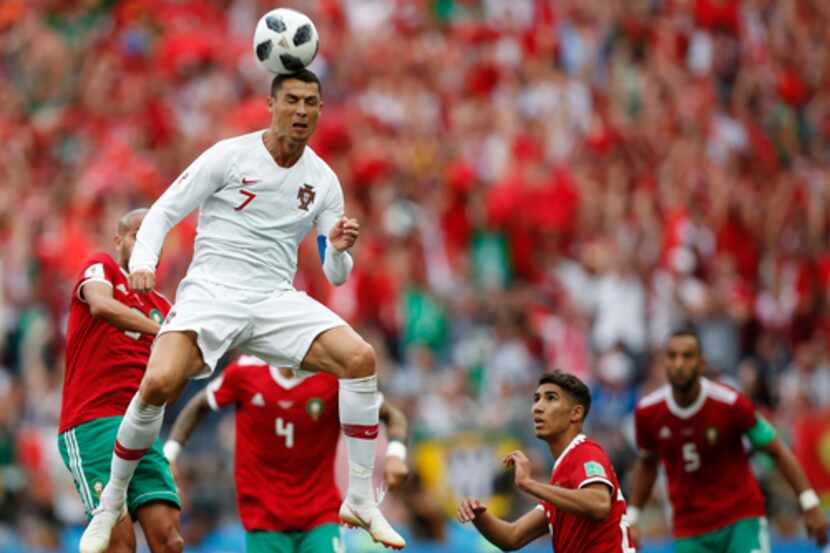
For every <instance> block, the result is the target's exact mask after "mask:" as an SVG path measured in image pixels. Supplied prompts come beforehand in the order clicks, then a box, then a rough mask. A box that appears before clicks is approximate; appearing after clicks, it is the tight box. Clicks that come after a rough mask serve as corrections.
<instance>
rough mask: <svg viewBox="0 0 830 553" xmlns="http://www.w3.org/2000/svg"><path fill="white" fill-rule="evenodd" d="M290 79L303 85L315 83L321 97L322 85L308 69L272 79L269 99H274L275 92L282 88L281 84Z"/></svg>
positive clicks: (318, 78)
mask: <svg viewBox="0 0 830 553" xmlns="http://www.w3.org/2000/svg"><path fill="white" fill-rule="evenodd" d="M291 79H296V80H298V81H302V82H304V83H317V90H319V91H320V95H321V96H322V95H323V85H321V84H320V77H318V76H317V75H316V74H315V73H314V71H311V70H309V69H301V70H299V71H297V72H296V73H285V74H280V75H277V76H276V77H274V80H272V81H271V97H272V98H276V97H277V91H278V90H279V89H280V87H281V86H282V83H284V82H285V81H290V80H291Z"/></svg>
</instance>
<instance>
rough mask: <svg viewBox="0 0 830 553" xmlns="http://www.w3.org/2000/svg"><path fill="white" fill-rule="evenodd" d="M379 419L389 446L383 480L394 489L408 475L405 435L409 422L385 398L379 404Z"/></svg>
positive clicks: (384, 464)
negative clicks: (384, 427)
mask: <svg viewBox="0 0 830 553" xmlns="http://www.w3.org/2000/svg"><path fill="white" fill-rule="evenodd" d="M380 420H381V421H383V423H384V424H385V425H386V435H387V436H388V437H389V447H388V448H387V450H386V459H385V460H384V463H383V481H384V482H385V483H386V485H387V486H388V487H389V489H394V488H396V487H398V486H400V485H401V484H402V483H403V482H404V481H405V480H406V477H407V476H409V467H408V466H407V464H406V436H407V429H408V427H409V423H408V421H407V420H406V415H404V414H403V412H402V411H401V410H400V409H398V408H397V407H395V406H394V405H392V404H390V403H389V402H388V401H386V400H384V401H383V403H382V404H381V406H380Z"/></svg>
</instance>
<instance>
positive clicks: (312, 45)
mask: <svg viewBox="0 0 830 553" xmlns="http://www.w3.org/2000/svg"><path fill="white" fill-rule="evenodd" d="M319 48H320V37H319V36H318V35H317V29H315V28H314V23H312V22H311V19H309V18H308V16H307V15H305V14H302V13H300V12H298V11H294V10H290V9H288V8H277V9H276V10H271V11H270V12H268V13H266V14H265V15H263V16H262V18H261V19H260V20H259V23H257V25H256V30H255V31H254V55H256V59H257V61H258V62H259V63H260V64H262V66H263V67H265V69H267V70H268V71H270V72H271V73H276V74H286V73H296V72H297V71H300V70H301V69H303V68H305V67H306V66H307V65H308V64H310V63H311V62H312V61H313V60H314V56H316V55H317V50H318V49H319Z"/></svg>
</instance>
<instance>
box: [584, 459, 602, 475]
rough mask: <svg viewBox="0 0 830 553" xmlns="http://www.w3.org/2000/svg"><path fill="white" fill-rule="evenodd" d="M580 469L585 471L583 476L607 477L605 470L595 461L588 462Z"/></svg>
mask: <svg viewBox="0 0 830 553" xmlns="http://www.w3.org/2000/svg"><path fill="white" fill-rule="evenodd" d="M582 468H584V469H585V476H607V475H606V474H605V468H604V467H603V466H602V465H601V464H599V463H597V462H596V461H588V462H587V463H585V464H584V465H582Z"/></svg>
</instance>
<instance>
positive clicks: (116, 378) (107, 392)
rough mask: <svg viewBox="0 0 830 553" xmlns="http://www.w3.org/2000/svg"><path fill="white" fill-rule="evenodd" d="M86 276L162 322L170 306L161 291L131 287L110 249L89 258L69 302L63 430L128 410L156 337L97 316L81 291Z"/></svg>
mask: <svg viewBox="0 0 830 553" xmlns="http://www.w3.org/2000/svg"><path fill="white" fill-rule="evenodd" d="M87 282H103V283H104V284H107V285H109V286H111V287H112V295H113V297H114V298H115V299H116V300H118V301H120V302H121V303H123V304H124V305H126V306H127V307H130V308H132V309H133V310H135V311H138V312H139V313H141V314H142V315H144V316H146V317H148V318H150V319H153V320H154V321H156V322H157V323H159V324H161V322H162V321H163V320H164V317H166V316H167V312H168V311H169V310H170V302H169V301H168V300H167V298H165V297H164V296H162V295H161V294H159V293H158V292H156V291H150V292H134V291H132V290H130V289H129V285H128V284H127V273H126V272H125V271H124V270H123V269H122V268H121V267H120V266H119V265H118V263H116V261H115V260H114V259H113V258H112V257H110V256H109V255H108V254H106V253H98V254H95V255H94V256H92V257H91V258H90V259H89V261H87V262H86V264H85V265H84V269H83V270H82V271H81V274H80V276H79V277H78V280H77V281H76V283H75V287H74V288H73V291H72V302H71V304H70V307H69V324H68V327H67V330H66V372H65V374H64V377H63V401H62V403H61V416H60V426H59V430H58V431H59V432H64V431H66V430H68V429H70V428H73V427H75V426H78V425H79V424H82V423H85V422H88V421H90V420H93V419H97V418H101V417H114V416H120V415H123V414H124V412H125V411H126V410H127V406H128V405H129V404H130V400H132V398H133V396H134V395H135V393H136V391H137V390H138V385H139V384H140V383H141V378H142V377H143V376H144V370H145V368H146V367H147V360H148V359H149V357H150V347H151V346H152V344H153V339H154V338H155V336H153V335H150V334H141V333H139V332H130V331H124V330H119V329H118V328H117V327H115V325H112V324H110V323H108V322H106V321H104V320H102V319H96V318H95V317H93V316H92V314H91V313H90V312H89V305H88V304H87V303H86V301H84V299H83V296H82V295H81V286H83V285H84V284H86V283H87Z"/></svg>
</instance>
